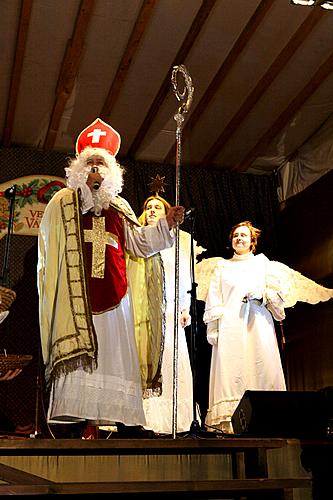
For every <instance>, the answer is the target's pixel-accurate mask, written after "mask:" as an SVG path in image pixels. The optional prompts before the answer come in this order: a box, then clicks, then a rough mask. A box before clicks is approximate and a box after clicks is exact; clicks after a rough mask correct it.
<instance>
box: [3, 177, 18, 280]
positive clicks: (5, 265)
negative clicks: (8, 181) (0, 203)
mask: <svg viewBox="0 0 333 500" xmlns="http://www.w3.org/2000/svg"><path fill="white" fill-rule="evenodd" d="M15 196H16V184H14V185H13V186H11V187H10V188H8V189H6V191H5V197H6V198H7V199H8V200H10V204H9V220H8V226H7V239H6V247H5V255H4V259H3V266H2V275H1V276H0V285H1V286H5V287H8V285H9V283H8V282H9V279H8V276H9V268H8V257H9V245H10V238H11V235H12V232H13V222H14V207H15Z"/></svg>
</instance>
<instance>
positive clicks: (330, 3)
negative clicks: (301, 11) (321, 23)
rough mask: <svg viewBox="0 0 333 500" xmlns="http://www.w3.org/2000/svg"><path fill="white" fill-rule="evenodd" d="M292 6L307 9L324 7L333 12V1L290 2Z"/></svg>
mask: <svg viewBox="0 0 333 500" xmlns="http://www.w3.org/2000/svg"><path fill="white" fill-rule="evenodd" d="M290 3H291V5H305V6H306V7H312V6H314V7H322V8H323V9H327V10H333V0H331V1H329V0H290Z"/></svg>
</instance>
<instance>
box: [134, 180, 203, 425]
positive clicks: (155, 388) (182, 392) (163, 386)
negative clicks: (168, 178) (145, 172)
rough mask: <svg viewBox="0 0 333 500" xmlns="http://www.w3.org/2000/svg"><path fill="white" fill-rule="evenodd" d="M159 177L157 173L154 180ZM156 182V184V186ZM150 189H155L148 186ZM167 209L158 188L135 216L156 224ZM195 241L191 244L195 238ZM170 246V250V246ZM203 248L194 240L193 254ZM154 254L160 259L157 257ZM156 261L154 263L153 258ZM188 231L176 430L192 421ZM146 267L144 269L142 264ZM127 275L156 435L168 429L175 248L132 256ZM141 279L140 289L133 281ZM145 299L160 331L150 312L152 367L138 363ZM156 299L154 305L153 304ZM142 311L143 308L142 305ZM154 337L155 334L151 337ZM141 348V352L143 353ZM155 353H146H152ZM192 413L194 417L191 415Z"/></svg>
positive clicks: (183, 246)
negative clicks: (157, 285)
mask: <svg viewBox="0 0 333 500" xmlns="http://www.w3.org/2000/svg"><path fill="white" fill-rule="evenodd" d="M159 180H163V178H160V177H159V176H157V177H156V179H155V181H156V182H157V184H158V181H159ZM156 182H155V187H157V188H158V186H157V184H156ZM152 184H153V183H152ZM153 190H154V189H153ZM169 208H170V204H169V203H168V202H167V201H166V200H165V199H164V198H162V197H161V196H159V195H158V192H157V193H156V194H155V195H154V196H150V197H149V198H147V199H146V201H145V202H144V205H143V213H142V214H141V216H140V217H139V218H138V220H139V222H141V224H142V225H144V226H146V225H152V226H153V225H156V224H157V222H158V220H159V219H160V218H161V217H163V216H165V214H166V213H167V212H168V210H169ZM194 244H195V243H194ZM169 250H170V251H169ZM202 251H204V249H203V248H201V247H198V246H197V245H196V244H195V252H196V254H198V253H200V252H202ZM157 259H159V261H157ZM153 261H155V264H154V263H153ZM190 263H191V235H190V234H189V233H187V232H185V231H182V230H180V231H179V329H178V358H177V359H178V361H177V368H178V369H177V374H178V377H177V381H178V382H177V418H176V420H177V426H176V431H177V432H186V431H189V430H190V426H191V422H192V421H193V417H194V415H193V381H192V370H191V364H190V357H189V352H188V347H187V342H186V336H185V330H184V328H185V327H186V326H187V325H189V324H190V303H191V295H190V291H191V268H190ZM139 266H141V269H142V272H144V273H145V276H146V279H145V282H146V284H147V288H148V290H147V292H148V299H147V296H146V294H145V293H144V292H143V290H142V283H143V280H142V279H139V276H140V270H139ZM144 268H145V269H144ZM158 269H161V271H162V276H160V277H159V278H158V279H160V280H162V281H163V283H162V285H163V292H162V293H161V297H159V298H157V297H155V296H154V297H150V298H149V281H150V280H152V279H157V271H158ZM128 276H129V281H130V283H131V287H132V289H134V290H135V291H136V293H135V294H134V297H133V303H134V309H135V317H136V338H137V345H138V351H139V357H140V361H141V375H142V384H143V387H144V393H143V408H144V413H145V417H146V422H147V423H146V426H145V427H146V428H147V429H150V430H153V431H154V432H155V433H158V434H171V433H172V428H173V425H172V424H173V395H174V393H173V383H174V374H173V362H174V361H173V359H174V358H173V354H174V304H175V247H173V248H170V249H164V250H161V251H160V252H159V254H158V255H155V256H153V257H149V258H148V259H135V258H134V259H133V258H131V261H130V262H129V265H128ZM139 282H140V283H141V288H140V285H139V284H138V283H139ZM145 300H148V301H149V302H150V305H149V307H148V310H149V311H150V315H151V316H152V315H153V316H154V315H156V314H157V312H158V311H159V312H161V313H162V315H161V320H160V321H159V325H160V326H161V328H160V332H161V333H160V336H158V335H156V330H157V326H158V325H157V322H158V320H157V318H156V316H155V320H154V318H152V317H150V318H149V322H150V325H151V324H152V322H153V323H154V322H155V326H153V327H152V328H153V330H154V331H153V332H151V336H152V343H153V344H154V347H155V363H154V359H152V363H151V364H152V365H153V366H155V370H152V369H151V366H149V365H148V367H147V365H145V364H144V363H142V359H146V356H147V350H148V351H150V352H152V350H153V348H151V349H149V348H148V349H147V343H146V342H145V341H144V340H143V339H144V338H145V335H146V333H147V332H144V330H147V329H149V328H151V326H147V325H148V318H146V317H144V318H143V317H142V316H141V318H140V311H141V310H143V308H142V304H143V301H145ZM153 301H155V304H154V303H153ZM146 310H147V309H146ZM156 337H158V338H156ZM143 351H144V354H143ZM153 357H154V355H153V354H152V355H151V358H153ZM152 371H153V375H152V376H151V377H150V378H153V379H154V380H153V383H152V381H150V382H149V381H148V382H147V378H148V379H149V372H152ZM195 418H196V417H195Z"/></svg>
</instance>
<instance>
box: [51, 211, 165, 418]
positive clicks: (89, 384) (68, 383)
mask: <svg viewBox="0 0 333 500" xmlns="http://www.w3.org/2000/svg"><path fill="white" fill-rule="evenodd" d="M123 221H124V231H125V248H126V250H127V251H128V252H129V253H132V254H133V255H137V256H148V255H152V254H153V253H155V252H157V251H159V250H160V249H161V248H164V247H166V246H170V245H172V244H173V242H174V235H173V232H171V231H169V229H168V225H167V222H166V220H165V219H161V221H160V222H159V224H158V226H156V227H154V228H152V227H150V226H147V227H140V228H135V227H133V224H131V223H129V222H128V221H127V220H126V219H125V218H124V219H123ZM93 322H94V326H95V330H96V335H97V342H98V367H97V369H96V370H94V371H93V372H92V373H88V372H87V371H85V370H83V369H82V368H79V369H77V370H75V371H73V372H71V373H68V374H66V375H62V376H60V378H58V379H56V380H55V381H54V383H53V384H52V387H51V395H50V402H49V409H48V421H49V422H50V423H55V422H76V421H80V420H87V421H88V422H89V423H90V424H94V425H112V424H114V423H115V422H122V423H123V424H125V425H145V423H146V421H145V416H144V412H143V405H142V388H141V378H140V367H139V360H138V353H137V348H136V342H135V335H134V320H133V307H132V302H131V296H130V290H129V291H128V293H127V294H126V296H125V297H124V298H123V299H122V301H121V303H120V304H119V306H117V307H116V308H115V309H113V310H111V311H107V312H105V313H103V314H99V315H93Z"/></svg>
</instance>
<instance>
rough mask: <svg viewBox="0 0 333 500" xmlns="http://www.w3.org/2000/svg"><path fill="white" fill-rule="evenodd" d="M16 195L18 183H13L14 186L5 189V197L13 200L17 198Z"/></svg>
mask: <svg viewBox="0 0 333 500" xmlns="http://www.w3.org/2000/svg"><path fill="white" fill-rule="evenodd" d="M15 195H16V184H13V186H11V187H9V188H7V189H6V190H5V197H6V198H7V200H11V199H13V198H15Z"/></svg>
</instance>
